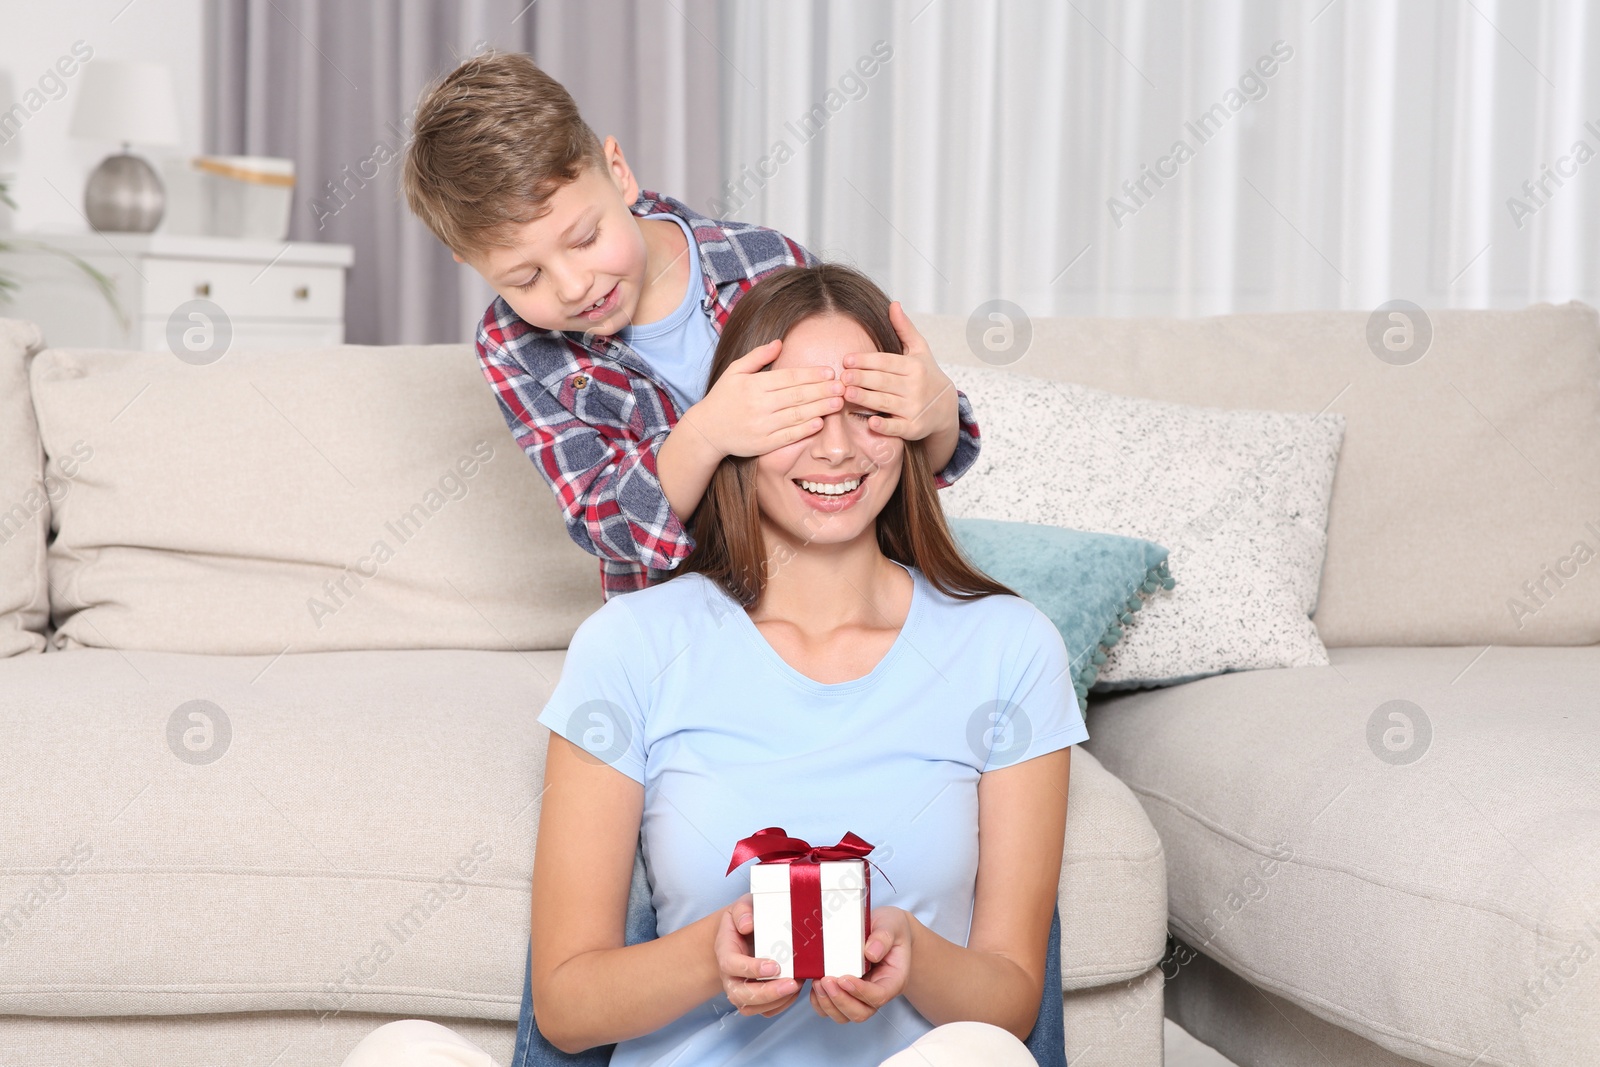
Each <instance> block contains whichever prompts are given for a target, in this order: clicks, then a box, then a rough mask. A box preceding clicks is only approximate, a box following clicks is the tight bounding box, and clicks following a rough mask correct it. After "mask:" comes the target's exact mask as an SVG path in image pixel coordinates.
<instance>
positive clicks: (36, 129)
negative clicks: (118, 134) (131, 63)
mask: <svg viewBox="0 0 1600 1067" xmlns="http://www.w3.org/2000/svg"><path fill="white" fill-rule="evenodd" d="M201 10H202V0H131V2H130V0H72V2H71V3H57V2H43V0H0V111H4V110H6V109H9V108H10V107H11V105H12V104H13V103H17V102H19V101H23V100H24V99H25V98H26V94H27V93H28V91H29V90H30V89H33V90H40V95H41V96H43V97H44V100H43V103H42V106H40V107H39V108H38V110H37V111H36V112H33V113H31V114H30V115H29V116H28V118H27V119H26V121H24V122H23V124H22V126H21V128H20V129H19V130H18V132H17V135H16V136H15V137H13V138H12V139H11V140H10V141H9V142H8V143H5V144H0V174H6V175H10V176H11V178H12V181H11V196H12V199H14V200H15V201H16V202H17V207H18V210H17V211H15V212H12V211H10V210H9V209H7V208H5V207H4V206H0V230H8V229H14V230H57V231H60V230H71V231H84V230H87V229H88V228H89V226H88V223H87V222H86V221H85V220H84V218H83V187H84V183H85V182H86V181H87V180H88V176H89V172H90V171H91V170H93V169H94V168H95V166H96V165H97V164H98V163H99V162H100V160H101V159H103V158H105V156H106V155H108V154H109V153H111V152H112V151H114V150H115V149H116V148H117V146H116V145H113V144H101V143H91V142H86V141H79V140H76V139H74V138H71V137H68V136H67V125H68V123H70V122H71V120H72V107H73V103H74V102H75V101H76V99H77V88H78V84H79V83H80V82H81V81H82V73H81V71H77V72H75V73H74V75H73V76H71V77H67V78H61V79H60V83H64V84H57V83H56V81H55V79H56V78H57V77H58V75H57V72H56V69H55V64H56V61H57V60H58V59H60V58H61V57H63V56H67V57H71V56H72V54H73V45H74V43H75V42H78V41H82V42H83V45H82V46H80V49H79V50H80V51H82V50H83V48H84V47H87V49H89V50H90V51H92V53H93V58H91V59H90V60H89V61H90V62H93V61H94V59H96V58H104V59H139V60H146V61H155V62H160V63H166V64H167V65H168V66H169V67H170V68H171V70H172V80H173V88H174V90H175V92H176V94H177V98H178V129H179V134H180V137H181V144H179V145H178V146H177V147H175V148H164V149H143V148H140V147H138V146H135V151H136V152H138V153H139V154H141V155H143V156H145V157H146V158H147V159H149V160H151V162H153V163H155V164H156V165H157V167H158V168H160V166H161V164H162V162H163V160H165V159H166V158H168V157H181V156H191V155H195V154H198V153H199V152H200V151H201V146H200V139H201V133H202V129H201V116H202V98H201V92H202V78H203V74H204V54H203V52H202V32H201V31H202V25H201ZM41 79H43V80H44V82H43V85H42V86H41ZM0 136H3V135H0Z"/></svg>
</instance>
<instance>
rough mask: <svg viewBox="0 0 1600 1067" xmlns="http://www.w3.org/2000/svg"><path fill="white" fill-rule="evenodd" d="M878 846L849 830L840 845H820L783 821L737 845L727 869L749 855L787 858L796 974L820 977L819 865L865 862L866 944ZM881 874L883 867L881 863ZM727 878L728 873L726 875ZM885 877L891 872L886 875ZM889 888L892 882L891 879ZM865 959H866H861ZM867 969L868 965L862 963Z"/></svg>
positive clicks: (760, 858) (770, 860) (781, 860)
mask: <svg viewBox="0 0 1600 1067" xmlns="http://www.w3.org/2000/svg"><path fill="white" fill-rule="evenodd" d="M874 847H875V846H873V845H870V844H868V843H867V842H866V841H863V840H862V839H861V838H859V837H857V836H856V835H855V834H853V833H846V834H845V835H844V836H843V837H841V838H840V839H839V843H838V844H837V845H816V846H813V845H811V844H810V843H809V842H806V841H803V840H801V839H800V838H798V837H790V836H789V835H788V833H787V832H786V831H785V830H784V829H783V827H781V826H769V827H767V828H766V829H764V830H757V831H756V832H755V833H754V834H751V835H750V836H749V837H747V838H745V839H743V840H742V841H740V842H739V843H738V844H737V845H735V846H734V847H733V859H732V860H730V861H729V863H728V872H727V873H728V874H732V873H733V871H734V868H736V867H738V866H739V865H740V864H741V863H744V862H745V861H746V860H751V859H754V860H756V861H757V862H760V863H787V864H788V865H789V920H790V926H791V929H792V930H793V935H794V976H795V978H797V979H799V978H821V977H823V974H824V972H823V969H822V868H821V867H820V866H819V864H821V863H823V862H824V861H831V860H854V859H859V860H861V861H862V863H861V871H862V882H863V887H864V890H865V895H866V910H867V914H866V921H865V923H864V924H863V932H862V941H861V943H862V945H865V944H866V939H867V937H869V936H870V935H871V934H872V868H873V867H875V866H877V864H875V863H873V862H872V861H871V860H869V859H867V853H869V852H871V851H872V850H873V848H874ZM879 873H882V868H881V867H880V868H879ZM723 877H724V878H726V877H727V875H726V874H725V875H723ZM884 881H888V876H887V875H884ZM889 886H890V888H893V887H894V883H893V882H889ZM862 963H863V964H865V963H866V960H865V959H863V960H862ZM863 970H865V967H863Z"/></svg>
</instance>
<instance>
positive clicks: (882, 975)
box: [811, 907, 916, 1023]
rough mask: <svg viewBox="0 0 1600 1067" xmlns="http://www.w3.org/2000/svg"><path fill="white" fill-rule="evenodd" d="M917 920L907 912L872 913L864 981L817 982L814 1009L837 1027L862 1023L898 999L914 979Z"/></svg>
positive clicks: (813, 988) (848, 978) (886, 910)
mask: <svg viewBox="0 0 1600 1067" xmlns="http://www.w3.org/2000/svg"><path fill="white" fill-rule="evenodd" d="M915 928H916V920H914V919H913V918H912V917H911V913H910V912H908V911H906V910H905V909H904V908H891V907H883V908H874V909H872V933H871V935H869V936H868V937H867V945H866V956H867V965H868V966H867V973H866V974H865V975H863V976H862V977H860V978H853V977H851V976H850V975H843V976H841V977H838V978H816V979H813V980H812V982H811V1007H812V1009H813V1010H814V1011H816V1013H817V1014H818V1015H824V1016H827V1017H828V1018H830V1019H832V1020H833V1021H834V1022H836V1023H859V1022H864V1021H866V1020H867V1019H870V1018H872V1016H873V1015H874V1014H876V1013H877V1011H878V1009H879V1008H881V1007H883V1006H884V1005H885V1004H887V1003H889V1001H891V1000H893V999H894V998H895V997H898V996H899V995H900V994H901V993H902V992H903V991H904V990H905V988H906V980H907V979H908V978H909V977H910V976H911V939H912V935H913V933H914V931H915Z"/></svg>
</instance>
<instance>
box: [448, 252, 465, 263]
mask: <svg viewBox="0 0 1600 1067" xmlns="http://www.w3.org/2000/svg"><path fill="white" fill-rule="evenodd" d="M450 258H451V259H453V260H455V261H456V262H457V263H465V262H466V260H464V259H462V258H461V255H460V253H458V252H451V253H450Z"/></svg>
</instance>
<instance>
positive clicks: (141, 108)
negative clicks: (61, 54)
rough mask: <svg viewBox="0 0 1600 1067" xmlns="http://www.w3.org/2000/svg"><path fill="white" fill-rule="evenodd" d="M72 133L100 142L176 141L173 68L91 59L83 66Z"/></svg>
mask: <svg viewBox="0 0 1600 1067" xmlns="http://www.w3.org/2000/svg"><path fill="white" fill-rule="evenodd" d="M68 132H69V133H70V134H71V135H72V136H74V137H82V138H85V139H88V140H97V141H119V142H127V143H130V144H147V145H175V144H177V143H178V104H177V100H176V99H175V98H174V96H173V93H172V72H171V71H170V70H168V69H167V67H166V66H165V65H164V64H161V63H136V62H131V61H126V60H116V59H93V60H90V61H89V62H88V63H85V64H84V65H83V83H82V84H81V85H79V86H78V102H77V105H76V106H75V107H74V108H73V110H72V125H71V126H70V127H69V129H68Z"/></svg>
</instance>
